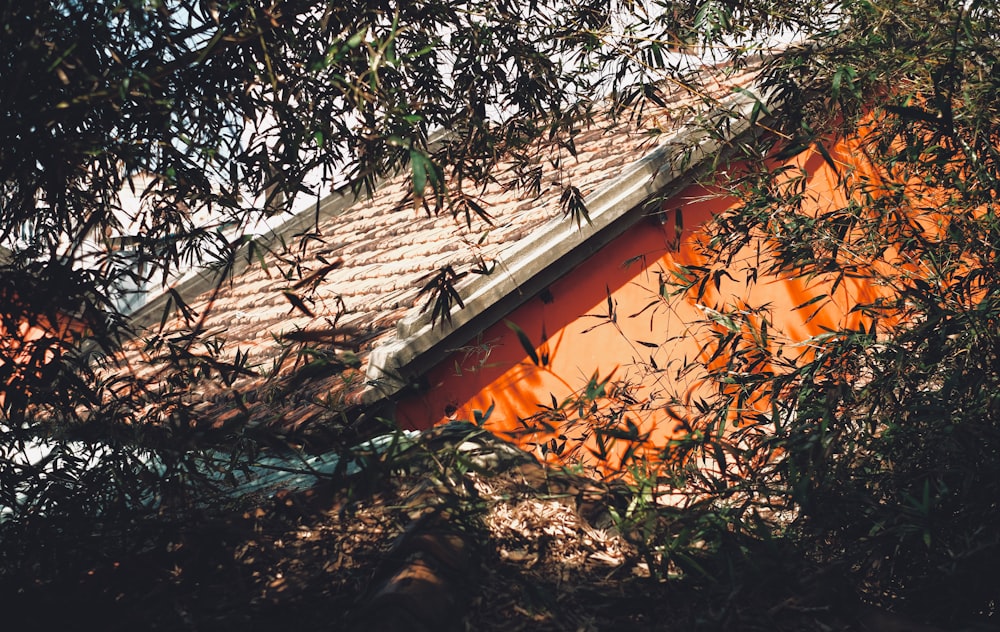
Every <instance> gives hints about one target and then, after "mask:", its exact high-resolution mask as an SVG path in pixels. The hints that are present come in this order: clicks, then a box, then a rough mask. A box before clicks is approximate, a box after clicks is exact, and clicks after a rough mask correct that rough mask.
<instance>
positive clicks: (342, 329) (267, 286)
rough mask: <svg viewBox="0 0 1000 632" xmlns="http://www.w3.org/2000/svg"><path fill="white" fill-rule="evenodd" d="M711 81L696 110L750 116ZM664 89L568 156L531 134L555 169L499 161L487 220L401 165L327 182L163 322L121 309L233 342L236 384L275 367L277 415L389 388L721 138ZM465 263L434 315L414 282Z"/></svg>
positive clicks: (204, 276)
mask: <svg viewBox="0 0 1000 632" xmlns="http://www.w3.org/2000/svg"><path fill="white" fill-rule="evenodd" d="M713 81H714V86H713V87H712V89H713V92H715V94H716V95H717V99H718V100H717V101H715V102H714V103H715V107H712V108H707V107H706V108H702V110H703V114H702V116H707V115H715V116H725V117H727V118H729V117H731V116H732V113H733V111H736V112H737V113H738V114H739V116H737V117H736V118H735V119H733V120H734V121H735V122H732V123H730V125H731V130H730V135H732V136H735V135H737V134H738V133H740V132H741V131H743V130H744V129H746V128H747V127H749V118H750V111H751V109H752V108H753V105H754V102H755V99H754V97H752V96H751V95H750V91H749V90H748V89H747V87H748V86H750V85H751V84H752V74H751V73H750V72H744V73H742V74H739V75H735V76H728V77H727V76H722V77H718V78H715V79H714V80H713ZM734 86H738V87H740V88H742V89H741V90H737V91H734V89H733V88H734ZM670 99H671V100H670V101H669V103H668V104H667V105H669V106H670V107H661V108H658V109H657V110H655V111H650V110H647V111H646V113H645V117H644V118H643V120H642V122H641V124H640V125H636V123H637V121H638V117H635V116H627V115H626V116H621V117H619V119H618V120H611V119H610V118H609V117H608V116H607V115H602V116H600V117H598V119H597V120H596V121H595V122H594V123H593V124H592V125H590V126H589V127H588V128H586V129H584V130H582V131H581V132H580V133H579V134H578V135H577V136H576V137H575V149H576V152H575V155H572V154H571V153H570V152H569V151H567V150H566V149H562V150H558V155H553V154H552V153H551V152H550V150H549V149H546V148H544V147H542V146H540V147H539V149H538V151H539V156H538V158H539V160H547V161H549V162H550V164H557V165H558V168H553V169H547V170H546V172H545V176H544V178H543V180H542V183H541V188H540V191H538V192H537V194H536V193H535V192H532V191H525V190H523V189H521V188H518V187H517V186H514V184H515V182H516V178H517V175H516V174H515V173H512V172H511V168H512V165H505V166H503V167H502V168H501V169H499V170H498V171H497V172H496V173H497V174H498V176H497V178H496V181H495V182H492V183H490V184H489V185H487V186H486V187H484V188H482V189H479V190H477V197H476V201H477V203H478V204H479V205H480V206H481V207H482V208H483V209H485V210H486V211H487V212H488V213H489V214H490V216H492V218H493V219H492V225H490V224H488V223H487V222H486V221H484V220H482V219H480V218H478V217H476V216H475V215H473V216H472V218H471V220H470V221H468V222H467V221H466V217H465V216H464V215H463V216H458V217H452V215H451V214H449V213H447V212H445V211H442V212H441V213H438V214H434V213H428V212H427V211H426V210H425V208H424V207H422V206H420V205H416V204H414V203H413V202H412V201H407V194H408V191H409V186H410V176H409V174H408V173H405V174H401V175H399V176H397V177H394V178H391V179H389V180H387V181H385V182H383V183H382V184H381V185H380V186H379V187H378V188H377V190H376V193H375V195H374V196H372V197H369V198H366V199H358V198H355V197H353V196H351V195H350V194H348V193H346V192H338V193H334V194H332V195H330V196H328V197H326V198H325V199H322V200H321V201H319V202H318V203H317V204H315V205H314V206H311V207H309V208H306V209H304V210H302V211H301V212H300V213H298V214H296V215H294V216H292V217H291V218H290V219H289V220H288V221H286V222H285V223H284V224H283V225H281V226H279V227H278V228H276V229H275V230H274V231H273V232H272V233H271V234H269V235H267V236H266V238H262V239H260V240H258V241H256V242H254V250H253V252H255V253H257V254H259V256H249V255H250V253H251V251H250V250H248V249H247V248H244V253H243V254H244V255H246V256H243V257H241V258H240V259H238V261H237V264H236V265H235V266H234V268H233V269H232V270H231V271H230V275H229V276H228V278H226V279H224V280H222V282H221V284H219V283H218V279H219V276H218V274H217V273H213V272H209V271H202V272H201V273H199V274H195V275H190V276H189V278H187V279H185V280H184V281H182V282H181V283H179V284H178V285H177V286H175V288H174V290H175V291H176V293H177V295H179V296H183V297H184V300H185V301H186V302H187V303H188V305H189V307H190V309H191V312H189V313H188V314H187V317H186V318H185V317H183V315H177V314H175V315H174V316H173V317H171V318H169V319H167V320H166V321H163V320H162V314H163V310H164V307H165V305H166V304H167V302H168V301H171V300H173V299H172V298H171V296H170V294H166V295H164V296H163V297H161V298H160V299H158V300H154V301H151V302H150V304H148V305H147V306H145V307H144V308H143V309H141V310H140V311H139V312H137V313H136V314H135V316H134V318H135V322H136V323H138V324H140V325H142V326H146V327H149V329H147V334H146V335H147V336H156V337H159V338H161V339H162V337H163V336H170V335H174V334H176V335H177V336H183V335H187V333H188V332H190V331H191V330H192V329H195V330H197V331H198V332H199V333H200V334H201V335H202V336H215V337H216V338H217V339H219V340H222V341H224V343H225V346H224V355H228V356H229V357H230V358H231V357H234V356H235V354H236V353H237V352H239V353H240V354H243V356H244V359H245V360H246V362H247V364H248V366H251V367H254V368H255V370H256V371H258V373H259V376H260V377H257V378H247V379H245V380H244V381H243V382H242V384H241V389H242V390H243V391H246V392H249V393H250V394H251V395H252V398H256V397H257V395H258V394H259V393H258V392H257V391H258V389H260V388H262V384H263V383H264V381H266V379H267V378H268V377H270V378H275V377H280V378H281V379H283V380H285V387H282V388H281V389H279V396H278V397H273V396H272V397H270V399H271V400H272V401H273V403H275V404H276V406H272V409H275V410H272V411H271V412H270V413H269V414H270V415H272V417H274V418H275V419H277V420H280V421H281V422H282V423H286V424H292V425H300V424H303V423H308V422H309V421H311V420H315V419H317V418H318V417H322V416H323V415H326V414H330V411H331V410H336V409H337V408H338V407H339V408H341V409H342V408H344V407H346V406H350V405H354V404H360V403H361V402H364V403H367V404H372V403H375V402H378V401H380V400H384V399H385V398H391V397H393V396H395V395H396V394H398V393H399V392H400V390H401V389H404V388H405V387H406V384H407V383H408V381H409V380H410V379H412V378H414V377H416V376H419V375H420V374H421V373H422V372H423V371H425V370H427V369H428V368H430V367H431V366H433V364H434V363H435V362H436V361H438V360H440V359H441V358H442V357H443V355H444V354H445V353H446V352H447V350H448V349H450V348H454V347H456V346H459V345H460V344H462V342H464V340H467V339H469V338H471V337H472V336H474V335H475V334H476V333H478V331H481V330H482V329H483V328H485V327H486V326H488V325H490V324H492V323H493V322H496V321H497V320H499V319H500V318H502V317H503V315H504V314H505V313H507V312H509V311H510V310H512V309H513V308H514V307H516V306H517V305H518V304H519V303H520V302H522V301H524V300H527V299H528V298H530V297H531V296H533V295H534V294H535V293H537V291H540V290H541V289H543V288H544V287H545V285H547V284H548V283H550V282H551V281H553V280H555V278H558V277H559V276H561V275H562V274H565V273H566V272H567V271H568V270H570V269H571V268H572V267H573V266H574V265H576V264H578V263H580V262H582V261H583V260H584V259H585V258H586V257H587V254H588V253H589V252H593V251H594V250H595V249H596V248H599V247H600V246H601V245H603V244H604V243H607V242H608V241H610V240H611V239H612V238H613V237H615V236H617V235H618V234H620V233H621V232H623V231H624V229H625V228H626V227H627V226H628V225H630V223H634V222H635V221H638V219H639V218H640V217H641V215H642V214H643V213H645V212H646V210H645V209H644V208H643V206H642V205H643V202H644V201H645V200H647V199H649V198H650V197H651V196H653V195H654V194H657V193H659V192H662V191H663V190H664V189H665V188H669V186H670V185H671V184H672V183H675V184H677V183H679V178H680V176H682V174H684V173H686V172H687V171H689V170H690V169H691V167H692V166H693V165H696V164H698V163H700V162H702V160H703V159H704V158H705V157H707V156H711V155H713V154H714V153H716V152H717V151H718V150H719V149H720V143H719V142H718V141H717V140H714V139H710V138H709V137H708V135H707V134H706V132H705V131H704V129H705V128H704V120H701V121H696V120H695V118H696V117H695V114H694V112H695V111H696V110H697V108H698V105H699V104H700V103H703V102H704V101H705V99H704V95H702V94H692V92H690V91H687V90H683V89H678V90H675V91H673V94H672V96H671V97H670ZM626 114H629V113H626ZM631 114H634V112H633V113H631ZM557 159H558V160H557ZM566 184H572V185H573V186H575V187H576V188H577V189H578V190H579V191H580V192H581V193H582V194H583V196H584V200H585V204H586V207H587V209H588V214H589V221H584V222H580V223H579V224H578V223H576V222H574V221H573V220H572V219H570V218H567V217H565V216H564V213H563V210H562V207H561V204H560V196H561V195H562V192H563V190H564V185H566ZM264 247H266V251H265V250H264ZM470 267H479V268H483V269H484V270H482V271H485V270H491V272H490V273H489V274H468V275H467V276H465V277H464V278H463V279H462V280H461V281H460V282H459V283H458V284H457V286H456V287H457V289H458V291H459V292H460V295H461V297H462V303H464V308H462V307H459V306H458V305H452V309H451V311H450V320H449V319H448V318H437V319H436V321H437V322H433V321H434V320H435V319H434V318H433V316H434V314H433V313H432V312H433V310H431V309H427V304H428V296H427V295H426V294H425V295H421V289H422V288H423V287H424V286H425V285H426V284H427V283H428V281H429V279H431V278H432V277H433V275H434V274H436V273H440V272H441V271H442V270H447V269H449V268H450V269H451V270H454V271H456V272H459V273H460V272H462V271H467V270H469V269H470ZM166 306H168V307H169V305H166ZM161 325H162V328H161ZM456 342H457V344H456ZM129 361H130V364H131V365H132V366H133V368H134V369H136V370H141V371H144V372H145V373H146V374H147V375H149V376H150V378H149V379H151V380H155V371H156V364H157V362H158V360H157V359H156V358H155V357H153V356H151V355H150V354H149V353H148V350H147V351H144V350H143V349H142V348H141V347H140V346H139V345H134V346H133V347H132V349H131V350H130V352H129ZM140 365H145V368H141V369H140V368H139V367H140ZM345 365H346V367H347V370H346V371H340V370H339V369H342V368H345ZM324 367H328V368H329V369H330V370H324ZM300 378H301V379H300ZM289 380H291V381H292V383H293V384H292V385H291V386H290V385H289ZM272 381H273V380H272ZM292 386H294V388H293V387H292ZM228 390H232V389H228V388H220V389H217V390H216V391H214V392H213V391H212V389H211V387H209V390H208V391H206V394H207V395H208V396H209V397H208V398H207V399H208V400H209V401H211V402H212V404H206V405H216V404H219V403H222V402H223V401H224V400H226V398H227V396H226V395H225V394H224V393H223V391H228ZM241 397H243V399H247V397H246V396H245V394H244V396H241ZM324 411H325V412H324ZM244 412H245V411H244Z"/></svg>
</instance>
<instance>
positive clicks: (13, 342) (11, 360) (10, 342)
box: [0, 294, 86, 407]
mask: <svg viewBox="0 0 1000 632" xmlns="http://www.w3.org/2000/svg"><path fill="white" fill-rule="evenodd" d="M0 310H2V314H0V407H2V406H4V405H5V404H6V403H8V402H9V401H15V402H17V401H21V400H23V399H24V398H25V397H27V396H28V395H30V393H31V392H33V391H34V389H35V386H37V385H38V383H39V380H44V373H43V370H44V368H45V367H46V366H47V365H49V364H50V363H52V362H53V361H54V360H56V359H57V358H58V356H59V354H60V353H61V352H62V351H63V350H64V348H65V346H66V344H67V343H69V342H70V341H72V340H74V339H75V338H77V337H79V336H80V335H81V334H82V333H83V332H84V331H85V330H86V326H85V324H84V323H83V322H82V321H80V320H78V319H75V318H72V317H70V316H64V315H62V314H58V315H55V316H52V315H46V314H38V313H33V312H31V311H30V308H29V307H28V306H27V305H25V304H24V301H22V300H21V297H18V296H12V295H6V294H4V295H0Z"/></svg>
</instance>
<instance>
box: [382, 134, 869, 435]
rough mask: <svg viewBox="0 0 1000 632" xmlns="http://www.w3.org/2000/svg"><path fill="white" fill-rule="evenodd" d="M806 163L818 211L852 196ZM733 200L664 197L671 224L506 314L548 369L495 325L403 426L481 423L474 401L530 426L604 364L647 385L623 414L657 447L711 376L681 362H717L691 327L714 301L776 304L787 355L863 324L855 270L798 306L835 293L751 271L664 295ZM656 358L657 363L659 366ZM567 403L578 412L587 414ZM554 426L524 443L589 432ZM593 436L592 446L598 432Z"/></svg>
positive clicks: (455, 361)
mask: <svg viewBox="0 0 1000 632" xmlns="http://www.w3.org/2000/svg"><path fill="white" fill-rule="evenodd" d="M835 155H838V154H836V153H835ZM840 155H841V157H842V158H846V157H847V156H846V154H840ZM798 162H799V164H800V166H803V167H804V168H805V169H806V170H807V172H808V173H809V174H810V176H809V181H808V185H807V192H808V197H809V199H810V200H811V202H810V203H811V205H812V206H814V207H815V209H817V210H819V209H822V208H825V207H830V205H832V204H838V205H842V204H843V199H842V197H840V196H838V194H837V193H835V192H836V191H837V187H836V177H837V176H836V174H835V173H834V172H833V170H832V169H831V168H830V167H829V166H828V165H827V164H826V163H825V162H824V161H823V159H822V158H821V157H820V156H819V155H813V154H809V153H806V154H803V155H801V156H800V157H799V158H798ZM734 204H736V200H735V199H734V198H732V197H724V196H722V195H721V194H720V193H718V192H717V191H711V190H709V189H706V188H705V187H703V186H699V185H694V186H690V187H688V188H687V189H685V190H684V191H682V192H681V193H680V194H679V195H677V196H675V197H674V198H672V199H671V200H669V201H667V202H666V203H665V204H664V207H663V208H664V209H666V210H667V213H666V216H665V217H666V222H665V223H664V224H663V225H660V224H659V223H656V222H654V221H652V220H649V221H642V222H640V223H639V224H637V225H636V226H634V227H632V228H630V229H629V230H628V231H627V232H626V233H625V234H623V235H622V236H621V237H619V238H618V239H616V240H615V241H613V242H612V243H610V244H609V245H608V246H606V247H605V248H603V249H602V250H600V251H599V252H597V253H595V254H594V255H592V256H591V257H590V258H589V259H588V260H587V261H586V262H585V263H584V264H582V265H580V266H579V267H577V268H576V269H574V270H572V271H571V272H570V273H569V274H567V275H566V276H564V277H563V278H562V279H561V280H559V281H557V282H556V283H554V284H553V285H551V286H550V288H549V293H548V294H549V295H548V296H545V297H544V299H545V300H543V297H541V296H539V297H534V298H532V299H530V300H529V301H528V302H527V303H526V304H524V305H523V306H521V307H520V308H518V309H517V310H516V311H514V312H513V313H512V314H510V315H509V316H508V317H507V318H508V320H509V321H511V322H513V323H516V324H517V325H518V326H519V327H520V328H521V329H522V330H523V331H524V333H525V334H526V335H527V336H528V338H529V339H530V340H531V341H532V342H533V343H534V345H535V346H536V350H537V351H536V355H538V356H539V358H540V364H543V366H537V365H536V364H535V363H534V362H533V361H532V360H531V358H530V357H529V355H528V353H527V352H526V350H525V349H524V347H523V345H522V344H521V342H520V341H519V340H518V337H517V335H516V334H515V332H514V331H513V330H512V329H511V328H510V327H509V326H508V325H507V324H506V323H504V322H500V323H497V324H495V325H493V326H492V327H490V328H488V329H487V330H486V331H484V332H483V333H482V334H481V335H480V336H479V337H478V338H477V339H475V340H473V341H470V342H469V343H468V344H467V345H466V346H465V347H464V348H463V349H460V350H458V351H456V352H455V353H453V354H452V355H451V356H450V357H449V358H448V359H446V360H445V361H444V362H442V363H441V364H440V365H438V367H436V368H435V369H434V370H433V371H432V372H431V373H430V374H429V376H428V380H429V389H428V391H427V392H426V393H424V394H423V395H422V396H419V397H414V398H411V399H409V400H407V401H404V402H402V403H401V404H400V405H399V406H398V408H397V418H398V419H399V420H400V422H401V423H402V424H403V425H404V426H407V427H416V428H423V427H427V426H429V425H431V424H433V423H437V422H439V421H442V420H444V419H446V418H447V417H448V413H452V414H451V417H452V418H458V419H466V420H472V419H473V416H474V411H475V410H480V411H485V410H487V409H488V408H489V407H490V406H491V404H492V405H493V406H494V408H493V411H492V414H491V415H490V417H489V421H488V427H489V428H490V429H491V430H494V431H496V432H501V433H514V434H515V435H516V434H517V433H518V432H519V431H523V430H524V424H522V423H520V422H519V420H522V419H526V418H528V417H531V416H533V415H537V414H538V413H539V412H540V411H542V408H541V407H540V406H539V404H542V405H543V406H551V405H552V401H553V397H554V398H555V400H556V401H557V402H561V401H563V400H564V399H565V398H568V397H570V396H571V395H573V393H574V392H578V391H579V389H582V388H583V387H585V385H586V384H587V382H588V379H589V378H590V377H591V376H592V375H593V374H594V373H595V372H596V373H597V374H599V376H600V377H601V378H607V377H611V378H612V381H619V380H622V381H628V382H631V383H633V384H637V385H638V388H637V389H636V390H635V391H634V392H633V393H631V396H632V398H633V400H634V401H633V403H632V404H631V405H629V406H628V410H627V412H626V415H625V416H627V417H628V419H629V420H630V421H631V422H632V423H633V424H634V425H635V427H636V428H637V429H638V431H639V433H640V434H646V433H648V437H647V441H646V443H647V445H649V446H650V447H654V448H655V447H656V446H663V445H664V444H665V443H666V441H667V440H668V439H669V438H670V437H671V436H674V435H675V434H676V431H677V421H676V420H675V419H674V418H673V417H671V416H670V415H669V413H668V408H669V407H668V406H667V404H668V403H670V402H673V403H674V404H675V405H681V406H684V405H687V404H690V402H691V399H692V397H695V396H697V395H698V392H699V387H700V385H701V380H702V378H703V375H704V374H703V373H701V374H698V373H697V372H695V373H688V374H684V375H679V374H678V369H680V368H681V366H682V365H683V364H685V363H687V362H689V361H691V360H695V359H699V358H700V359H701V360H702V361H707V360H708V358H707V357H706V353H707V352H706V351H705V349H704V345H705V343H706V341H707V340H708V339H709V337H710V332H709V331H708V329H707V328H706V327H705V326H703V325H702V326H696V325H694V323H698V322H701V321H704V319H705V317H706V308H711V309H719V310H722V309H726V308H727V307H733V306H737V305H741V304H750V305H764V304H769V305H770V307H771V313H770V316H769V321H770V322H769V328H770V331H771V333H772V336H773V339H774V340H775V341H776V343H777V344H781V343H784V344H786V345H797V346H790V347H789V349H790V350H793V351H791V352H790V354H796V353H801V352H803V351H804V350H805V347H803V346H802V345H801V344H800V343H802V342H803V341H805V340H806V339H807V338H809V337H810V336H814V335H816V334H819V333H822V332H823V331H824V328H837V327H839V326H843V325H852V326H857V325H858V321H859V318H860V317H859V316H858V315H857V314H850V313H849V309H850V306H851V305H854V304H856V303H857V302H858V301H859V300H861V299H871V298H872V297H873V296H874V290H873V289H872V288H869V287H866V286H864V285H862V284H861V283H860V282H859V281H857V280H852V279H847V280H845V281H844V282H843V283H841V284H840V286H839V287H838V288H837V291H836V292H835V293H834V295H833V297H832V300H831V301H827V302H817V303H815V304H813V305H811V306H809V307H807V308H803V309H799V310H796V309H795V308H796V307H797V306H799V305H802V304H803V303H805V302H807V301H809V300H810V299H811V298H813V297H815V296H819V295H821V294H823V293H826V292H828V290H829V287H827V284H825V283H820V282H814V283H810V282H808V281H804V280H801V279H797V278H774V277H772V278H764V277H762V278H759V280H758V282H757V283H756V284H754V285H753V286H752V287H748V286H747V284H746V283H745V279H741V278H736V279H727V278H726V277H722V278H721V279H720V285H719V288H718V290H717V291H716V289H715V288H714V287H709V291H708V292H707V293H706V294H705V295H704V296H703V298H702V300H701V303H700V305H699V304H697V303H696V301H695V300H694V299H693V298H692V297H680V298H675V299H667V298H664V297H661V296H660V279H661V277H662V276H663V275H666V274H669V271H670V270H672V269H675V268H676V266H677V265H678V264H681V265H692V264H699V263H703V262H702V261H701V260H700V257H699V255H698V254H697V252H696V250H695V248H694V244H695V242H696V240H698V239H704V238H705V233H704V232H703V230H702V228H703V224H704V223H705V222H706V221H707V220H708V219H709V218H711V217H712V216H713V215H714V214H716V213H719V212H721V211H723V210H725V209H727V208H729V207H731V206H733V205H734ZM676 208H681V209H682V216H683V226H684V231H683V234H682V238H681V240H680V247H679V248H678V240H677V231H676V228H675V224H674V219H673V218H674V212H673V210H674V209H676ZM833 208H835V207H833ZM740 256H742V257H747V258H752V257H755V256H756V249H755V247H754V246H753V245H751V246H749V247H747V248H745V249H744V251H742V252H741V253H740ZM741 268H742V266H738V265H734V266H733V267H732V271H733V276H736V277H739V276H740V275H741V274H742V272H737V270H740V269H741ZM609 293H610V301H611V305H612V306H613V310H614V312H615V313H616V319H615V321H614V322H609V320H608V319H607V318H602V317H606V316H607V315H608V309H609V307H608V305H609ZM817 309H819V311H818V312H817ZM814 312H816V313H815V314H814ZM810 317H811V318H810ZM807 321H808V322H807ZM546 358H547V363H546V362H545V359H546ZM651 359H652V362H655V365H656V367H658V368H659V369H660V370H659V371H651V370H650V369H651V365H652V363H651V361H650V360H651ZM619 401H620V398H619ZM570 412H571V414H570V415H569V417H570V418H571V419H572V418H575V417H577V416H578V415H577V414H576V411H570ZM553 425H554V426H557V428H556V432H553V433H550V434H547V435H544V436H540V435H522V436H520V437H519V439H518V440H519V441H520V442H521V443H522V444H526V445H527V447H537V445H535V444H536V443H538V442H539V441H541V440H549V439H553V438H555V439H556V444H555V445H558V443H559V442H560V441H561V440H560V439H559V438H558V437H559V435H560V434H562V435H563V437H565V438H569V439H570V440H571V441H570V443H572V440H573V439H581V438H582V437H583V434H584V433H585V432H587V428H586V426H585V425H584V424H578V423H577V424H574V423H572V422H567V423H562V424H559V423H554V424H553ZM623 427H624V426H623ZM549 445H552V444H549ZM588 445H590V446H591V447H593V441H592V438H591V441H590V442H589V444H588Z"/></svg>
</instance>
